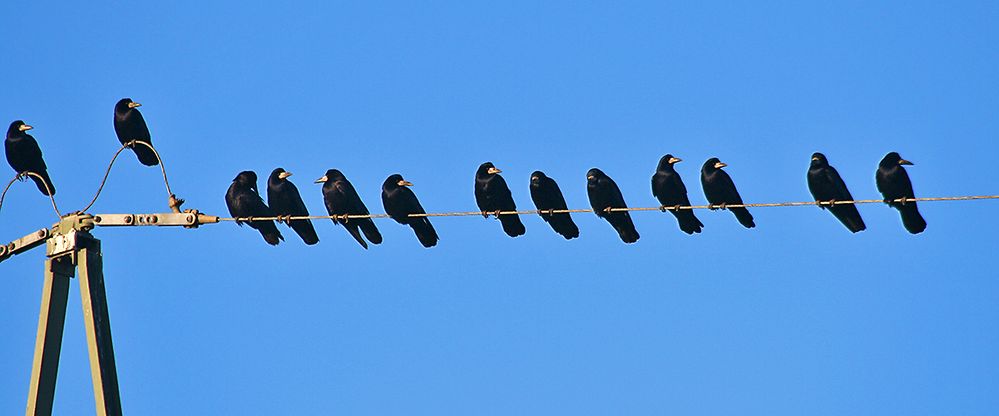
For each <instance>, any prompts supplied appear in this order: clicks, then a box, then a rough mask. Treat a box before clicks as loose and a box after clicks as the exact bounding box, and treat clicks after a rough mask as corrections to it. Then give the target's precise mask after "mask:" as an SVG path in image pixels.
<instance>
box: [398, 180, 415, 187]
mask: <svg viewBox="0 0 999 416" xmlns="http://www.w3.org/2000/svg"><path fill="white" fill-rule="evenodd" d="M398 183H399V186H413V183H412V182H410V181H407V180H401V181H399V182H398Z"/></svg>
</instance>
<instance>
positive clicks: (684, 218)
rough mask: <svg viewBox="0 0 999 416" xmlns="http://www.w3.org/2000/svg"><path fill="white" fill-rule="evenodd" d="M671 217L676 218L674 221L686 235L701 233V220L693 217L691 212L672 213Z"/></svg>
mask: <svg viewBox="0 0 999 416" xmlns="http://www.w3.org/2000/svg"><path fill="white" fill-rule="evenodd" d="M673 216H675V217H676V221H677V222H678V223H679V224H680V230H681V231H683V232H685V233H687V234H694V233H699V232H701V228H703V227H704V224H703V223H701V220H699V219H697V217H696V216H695V215H694V211H693V210H683V211H673Z"/></svg>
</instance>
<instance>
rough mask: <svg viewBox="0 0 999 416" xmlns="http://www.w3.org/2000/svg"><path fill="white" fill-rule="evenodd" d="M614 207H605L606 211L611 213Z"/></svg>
mask: <svg viewBox="0 0 999 416" xmlns="http://www.w3.org/2000/svg"><path fill="white" fill-rule="evenodd" d="M612 209H614V208H613V207H607V208H604V212H606V213H608V214H610V213H611V210H612Z"/></svg>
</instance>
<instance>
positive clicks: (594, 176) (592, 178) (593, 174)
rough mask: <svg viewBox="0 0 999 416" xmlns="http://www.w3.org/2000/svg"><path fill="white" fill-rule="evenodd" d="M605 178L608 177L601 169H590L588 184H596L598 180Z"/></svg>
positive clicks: (587, 172) (587, 173)
mask: <svg viewBox="0 0 999 416" xmlns="http://www.w3.org/2000/svg"><path fill="white" fill-rule="evenodd" d="M604 176H607V175H604V172H603V171H601V170H600V169H597V168H593V169H590V170H588V171H586V182H587V183H594V182H596V181H597V180H599V179H600V178H603V177H604Z"/></svg>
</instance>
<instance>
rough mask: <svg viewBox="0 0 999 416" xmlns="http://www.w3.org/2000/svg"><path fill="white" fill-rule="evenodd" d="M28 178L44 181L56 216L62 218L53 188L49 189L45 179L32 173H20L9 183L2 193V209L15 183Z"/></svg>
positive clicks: (0, 204)
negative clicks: (8, 192)
mask: <svg viewBox="0 0 999 416" xmlns="http://www.w3.org/2000/svg"><path fill="white" fill-rule="evenodd" d="M26 176H33V177H36V178H38V180H40V181H42V185H45V190H46V191H48V195H47V196H48V197H49V201H52V210H53V211H55V213H56V215H57V216H59V218H62V213H61V212H59V207H58V206H56V201H55V196H54V195H52V188H49V184H48V183H47V182H45V178H42V176H41V175H39V174H37V173H35V172H31V171H24V172H19V173H17V174H16V175H14V178H13V179H11V180H10V182H7V186H6V187H4V188H3V193H0V209H2V208H3V200H4V198H6V197H7V191H8V190H10V187H11V186H12V185H14V182H17V180H18V179H21V178H23V177H26Z"/></svg>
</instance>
